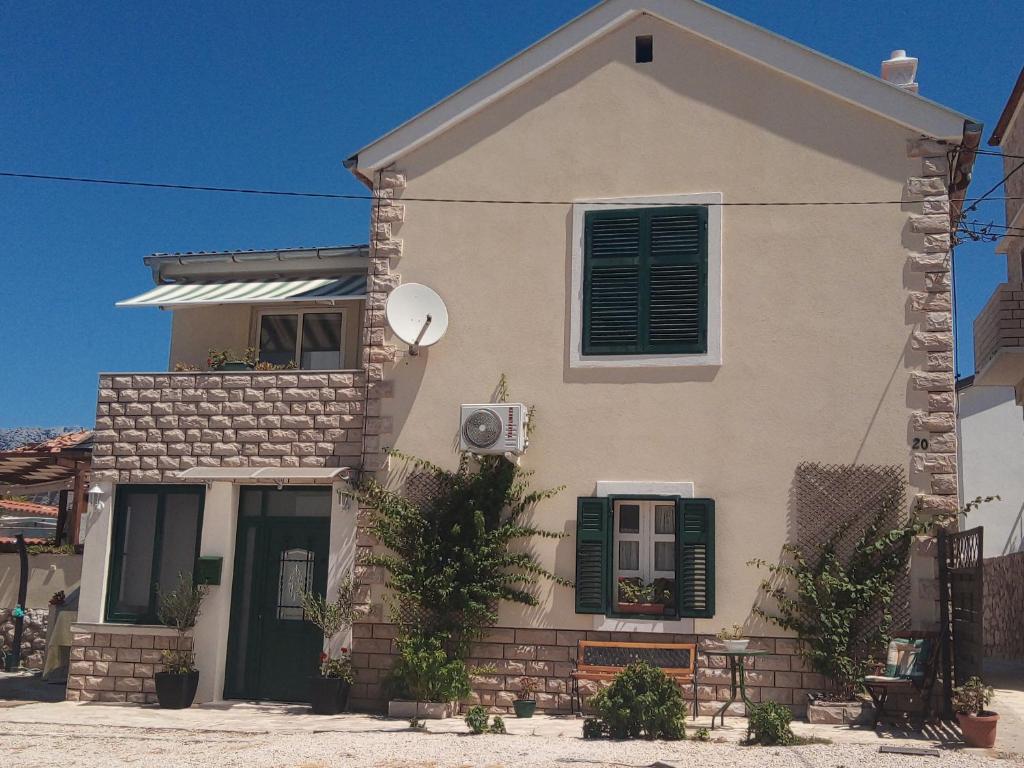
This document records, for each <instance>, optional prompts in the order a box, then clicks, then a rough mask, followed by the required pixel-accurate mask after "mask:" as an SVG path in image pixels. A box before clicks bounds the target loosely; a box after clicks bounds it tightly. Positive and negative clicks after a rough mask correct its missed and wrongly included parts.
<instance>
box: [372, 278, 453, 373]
mask: <svg viewBox="0 0 1024 768" xmlns="http://www.w3.org/2000/svg"><path fill="white" fill-rule="evenodd" d="M384 316H385V318H387V321H388V327H389V328H391V331H392V332H393V333H394V334H395V336H397V337H398V338H399V339H401V340H402V341H404V342H405V343H406V344H408V345H409V354H410V355H415V354H416V353H417V351H418V349H419V348H420V347H429V346H432V345H434V344H436V343H437V342H439V341H440V340H441V337H442V336H444V332H445V331H447V330H448V308H447V307H446V306H445V305H444V301H443V300H442V299H441V297H440V296H438V295H437V293H436V292H435V291H434V290H433V289H432V288H428V287H427V286H425V285H421V284H420V283H403V284H402V285H400V286H398V287H397V288H395V289H394V290H393V291H391V293H390V294H389V295H388V301H387V305H386V306H385V307H384Z"/></svg>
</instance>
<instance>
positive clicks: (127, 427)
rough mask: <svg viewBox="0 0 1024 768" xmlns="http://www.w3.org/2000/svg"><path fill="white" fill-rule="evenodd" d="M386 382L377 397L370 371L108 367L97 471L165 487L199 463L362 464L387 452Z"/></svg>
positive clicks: (99, 410) (103, 376)
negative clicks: (381, 414)
mask: <svg viewBox="0 0 1024 768" xmlns="http://www.w3.org/2000/svg"><path fill="white" fill-rule="evenodd" d="M384 386H385V385H384V384H383V383H381V382H376V381H375V382H373V383H371V384H370V390H371V392H370V393H368V392H367V375H366V373H365V372H364V371H339V372H310V373H303V372H301V371H281V372H279V371H242V372H230V373H229V372H218V371H211V372H185V373H125V374H112V373H103V374H100V380H99V397H98V403H97V410H96V433H95V449H94V451H93V464H92V466H93V472H94V474H96V475H99V476H100V478H101V479H108V480H113V481H115V482H121V483H126V482H132V483H149V482H157V483H158V482H173V481H174V480H175V479H176V474H175V473H177V472H178V471H180V470H185V469H190V468H192V467H339V466H347V467H358V466H360V464H361V459H362V456H363V453H364V450H366V451H370V452H376V451H377V450H378V446H377V437H376V436H377V435H378V434H379V433H380V427H381V423H382V420H381V419H380V418H378V414H377V413H374V414H373V417H372V418H366V411H367V410H371V411H376V407H377V406H379V405H380V403H379V400H376V399H369V400H368V399H367V395H368V394H371V397H373V396H374V395H376V394H378V393H376V392H374V391H373V390H375V388H377V387H384ZM364 430H365V433H366V437H365V440H364Z"/></svg>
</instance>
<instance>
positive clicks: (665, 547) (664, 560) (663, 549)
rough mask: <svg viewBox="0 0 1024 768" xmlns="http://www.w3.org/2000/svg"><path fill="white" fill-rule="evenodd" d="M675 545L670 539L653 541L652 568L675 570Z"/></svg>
mask: <svg viewBox="0 0 1024 768" xmlns="http://www.w3.org/2000/svg"><path fill="white" fill-rule="evenodd" d="M675 569H676V545H675V542H672V541H656V542H654V570H656V571H675Z"/></svg>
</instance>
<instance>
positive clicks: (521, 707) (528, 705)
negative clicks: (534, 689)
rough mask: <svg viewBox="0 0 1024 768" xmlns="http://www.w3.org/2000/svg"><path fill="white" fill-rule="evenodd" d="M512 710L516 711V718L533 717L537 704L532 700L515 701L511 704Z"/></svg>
mask: <svg viewBox="0 0 1024 768" xmlns="http://www.w3.org/2000/svg"><path fill="white" fill-rule="evenodd" d="M512 708H513V709H514V710H515V711H516V717H533V712H534V710H535V709H537V702H536V701H534V700H533V699H530V700H529V701H527V700H526V699H516V700H515V701H513V702H512Z"/></svg>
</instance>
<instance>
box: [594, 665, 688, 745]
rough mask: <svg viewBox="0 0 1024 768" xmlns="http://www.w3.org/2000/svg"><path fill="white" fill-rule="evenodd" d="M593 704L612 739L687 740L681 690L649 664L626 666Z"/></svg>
mask: <svg viewBox="0 0 1024 768" xmlns="http://www.w3.org/2000/svg"><path fill="white" fill-rule="evenodd" d="M590 703H591V706H593V708H594V710H595V712H596V713H597V719H598V720H599V721H600V722H601V725H602V727H603V729H604V731H606V732H607V734H608V735H609V736H611V737H612V738H613V739H636V738H640V737H641V736H644V737H646V738H648V739H683V738H686V725H685V717H686V705H685V704H684V702H683V695H682V693H680V691H679V687H678V686H677V685H676V684H675V682H674V681H673V680H672V679H671V678H670V677H668V675H666V674H665V673H664V672H662V671H661V670H660V669H658V668H657V667H652V666H651V665H650V664H647V663H646V662H643V661H637V662H634V663H632V664H630V665H629V666H627V667H626V668H625V669H623V670H622V672H620V673H619V674H618V676H616V678H615V680H613V681H612V684H611V685H610V686H608V687H607V688H605V689H604V690H603V691H600V692H599V693H597V694H596V695H595V696H594V697H593V698H592V699H591V700H590ZM584 728H586V724H584Z"/></svg>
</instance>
